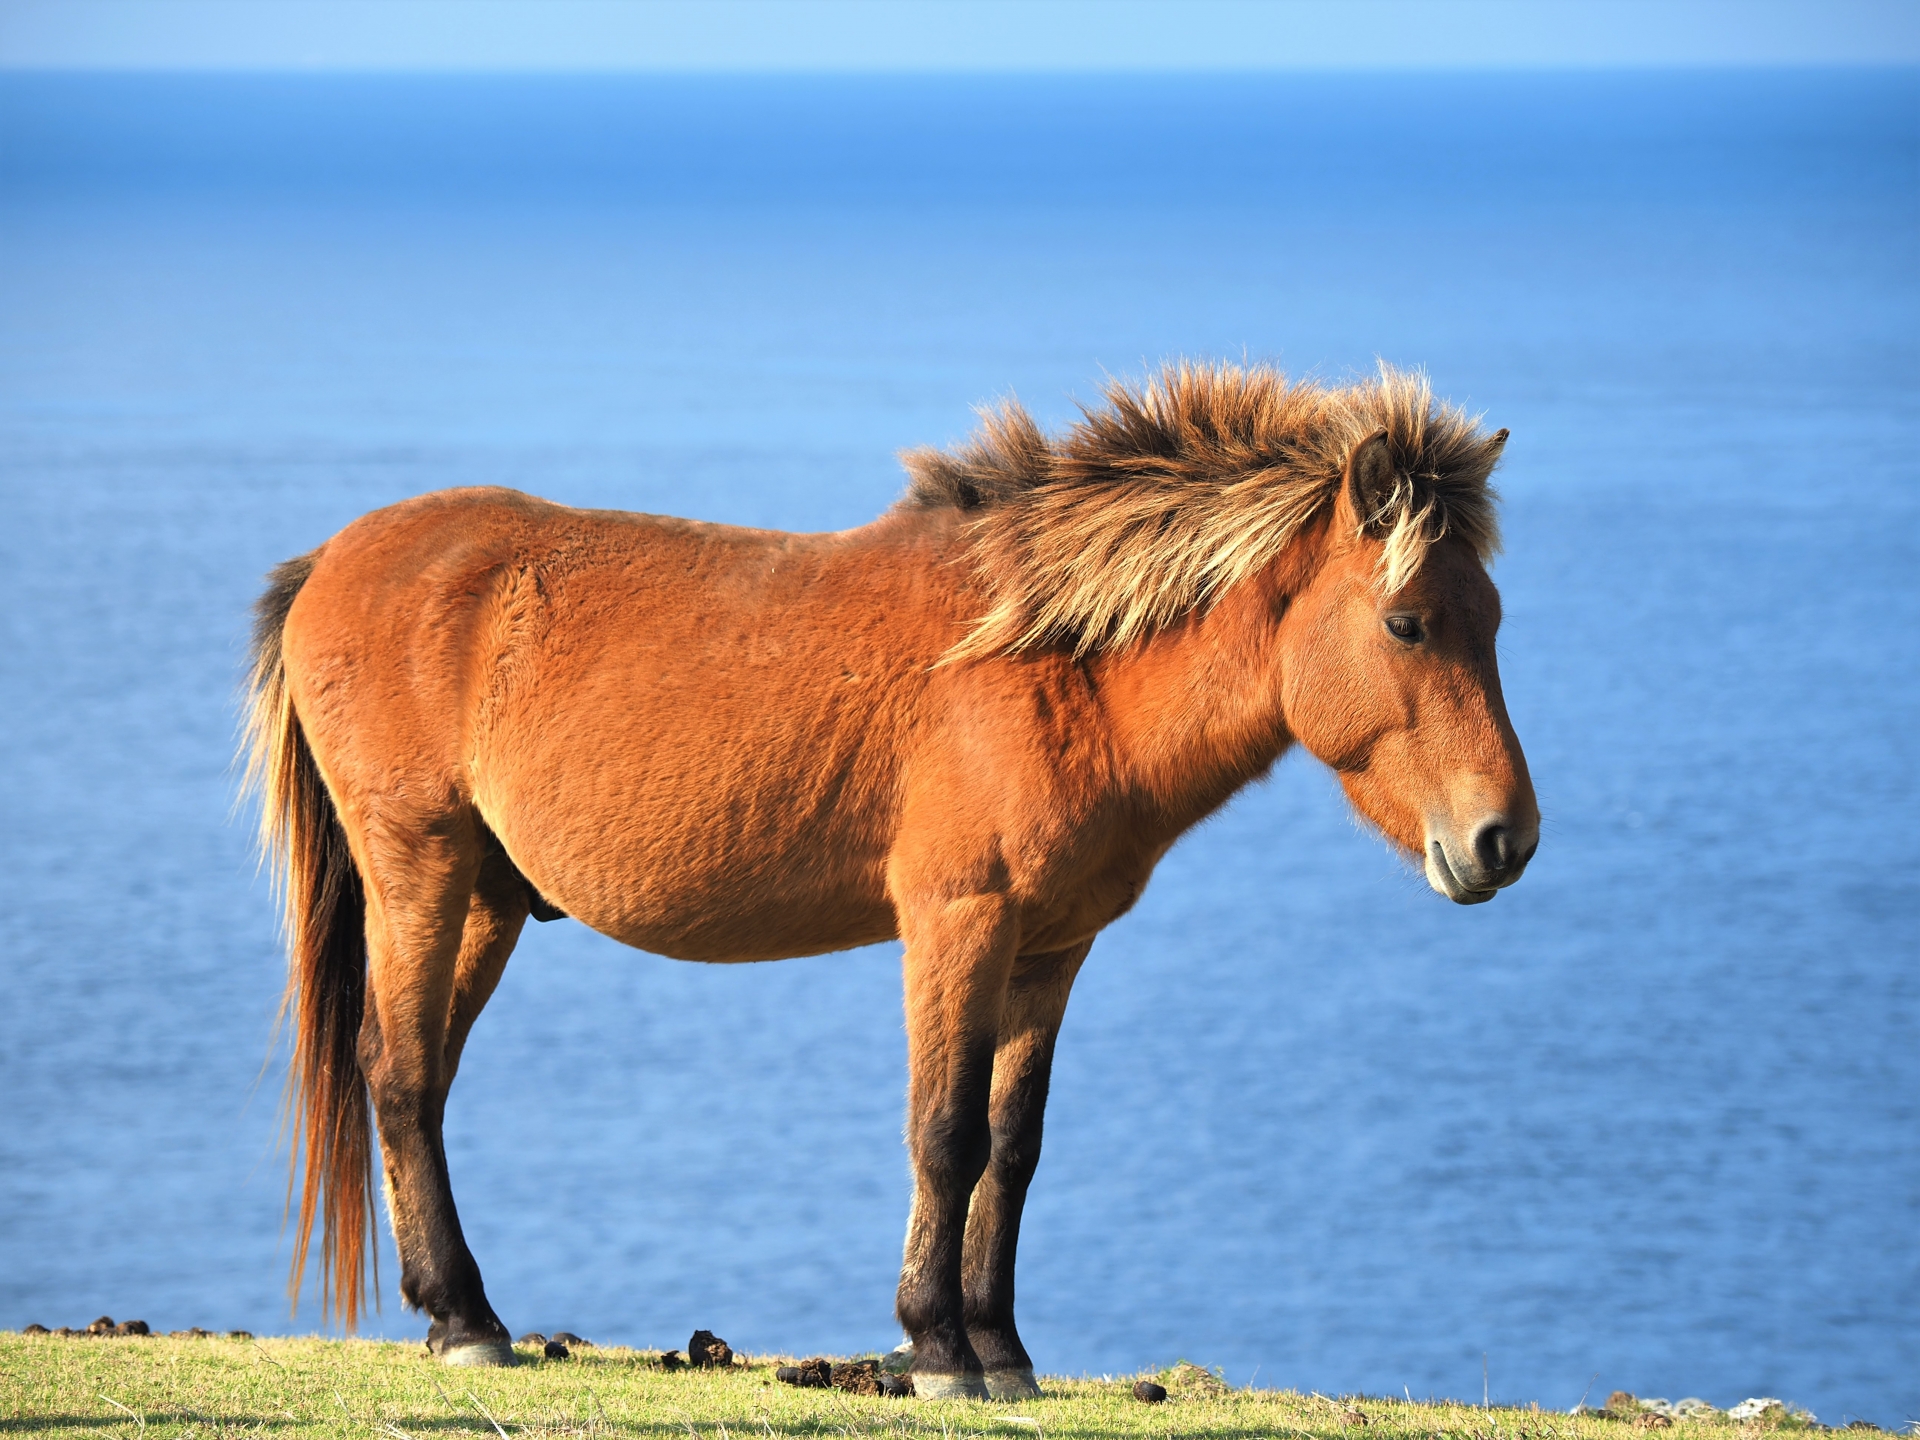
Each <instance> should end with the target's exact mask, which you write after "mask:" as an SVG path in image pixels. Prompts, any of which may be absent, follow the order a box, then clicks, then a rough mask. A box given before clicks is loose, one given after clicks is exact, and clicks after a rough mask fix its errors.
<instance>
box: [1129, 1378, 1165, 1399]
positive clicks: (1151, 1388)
mask: <svg viewBox="0 0 1920 1440" xmlns="http://www.w3.org/2000/svg"><path fill="white" fill-rule="evenodd" d="M1133 1398H1134V1399H1136V1400H1142V1401H1145V1402H1146V1403H1147V1404H1149V1405H1158V1404H1160V1403H1161V1402H1162V1401H1163V1400H1165V1399H1166V1398H1167V1387H1166V1386H1164V1385H1156V1384H1154V1383H1153V1381H1151V1380H1142V1381H1140V1382H1139V1383H1138V1384H1137V1385H1135V1386H1134V1387H1133Z"/></svg>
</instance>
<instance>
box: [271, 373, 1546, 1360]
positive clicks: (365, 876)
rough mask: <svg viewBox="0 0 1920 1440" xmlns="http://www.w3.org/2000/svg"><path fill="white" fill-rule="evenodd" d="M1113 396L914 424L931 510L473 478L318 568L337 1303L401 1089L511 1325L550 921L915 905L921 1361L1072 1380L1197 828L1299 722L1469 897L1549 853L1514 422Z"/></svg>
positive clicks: (390, 512) (503, 1352) (312, 688)
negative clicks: (1033, 1265)
mask: <svg viewBox="0 0 1920 1440" xmlns="http://www.w3.org/2000/svg"><path fill="white" fill-rule="evenodd" d="M1105 402H1106V403H1105V404H1104V406H1102V407H1101V408H1099V409H1098V410H1093V411H1089V412H1087V413H1086V414H1085V416H1084V418H1083V419H1082V420H1081V421H1080V423H1079V424H1077V425H1076V426H1074V427H1073V428H1072V429H1071V430H1069V431H1068V432H1067V433H1066V434H1064V435H1063V436H1060V437H1057V438H1053V439H1049V438H1048V437H1047V436H1045V435H1043V434H1042V433H1041V432H1040V430H1039V429H1038V428H1036V426H1035V425H1034V423H1033V422H1032V421H1031V420H1030V419H1029V418H1028V417H1027V416H1026V414H1025V413H1024V412H1023V411H1021V410H1020V409H1018V408H1017V407H1015V406H1011V405H1010V406H1007V407H1006V408H1004V409H1002V410H1000V411H997V412H995V413H992V414H989V415H988V416H987V417H986V420H985V424H984V426H983V428H982V430H981V432H980V433H979V435H978V436H976V438H975V439H974V440H973V441H971V442H970V443H969V444H967V445H966V446H964V447H962V448H961V449H959V450H957V451H954V452H948V453H937V452H932V451H916V452H912V453H910V454H908V455H907V456H906V457H905V460H906V464H907V468H908V470H909V471H910V472H911V474H912V477H913V478H912V485H911V487H910V489H909V491H908V494H907V496H906V498H905V499H904V500H903V501H902V502H901V504H900V505H898V506H897V507H896V508H894V509H893V510H892V511H890V512H889V513H887V514H886V515H884V516H882V517H881V518H880V519H878V520H876V521H874V522H873V523H872V524H870V525H866V526H862V527H861V528H859V529H856V530H849V531H845V532H842V533H839V534H830V535H788V534H781V533H777V532H772V531H762V530H743V529H735V528H733V527H729V526H723V525H707V524H699V523H695V522H693V521H688V520H674V519H665V518H661V517H657V516H650V515H632V514H625V513H620V512H615V511H590V510H572V509H567V508H565V507H562V506H559V505H553V504H549V503H547V502H545V501H542V500H536V499H533V498H531V497H529V496H526V495H521V494H518V493H515V492H513V491H509V490H477V489H476V490H453V491H447V492H444V493H441V494H436V495H428V496H424V497H421V498H419V499H416V500H410V501H406V502H404V503H402V504H399V505H395V506H392V507H390V508H389V509H385V510H381V511H378V512H376V513H374V514H371V515H368V516H365V517H363V518H362V519H360V520H357V521H355V522H354V523H353V524H352V525H350V526H348V527H347V528H346V529H345V530H343V531H341V532H340V533H339V534H338V535H336V536H334V537H333V538H332V539H331V540H329V541H327V542H326V544H325V545H323V546H321V547H320V548H319V549H318V550H315V551H314V552H313V553H311V554H310V555H306V556H303V557H301V558H300V559H298V560H292V561H289V562H287V563H286V564H285V565H282V566H281V567H280V568H279V569H278V570H276V571H275V572H274V575H273V577H272V583H271V586H270V588H269V589H268V591H267V593H266V595H265V596H264V597H263V598H262V600H261V601H260V604H259V607H258V623H257V628H256V634H255V642H254V646H255V648H254V669H253V691H252V709H251V726H250V729H251V762H252V764H251V773H252V776H253V777H254V780H255V782H256V783H257V784H258V785H259V786H260V787H261V790H262V793H263V797H264V815H263V832H264V839H265V843H266V845H267V847H268V849H269V851H270V852H271V854H272V855H273V856H274V858H275V860H276V862H277V864H278V865H279V867H280V874H281V875H282V876H283V878H284V885H285V898H286V921H287V930H288V937H289V948H290V951H291V957H290V975H289V980H288V990H287V1005H288V1007H289V1010H290V1012H291V1014H292V1016H293V1022H294V1035H295V1053H294V1060H293V1068H292V1072H291V1077H290V1081H289V1084H290V1104H291V1106H292V1111H293V1114H294V1115H295V1117H296V1129H297V1132H298V1136H299V1140H298V1143H297V1146H296V1155H295V1165H296V1170H295V1174H296V1178H297V1181H298V1187H297V1188H298V1194H299V1203H298V1205H297V1206H296V1207H295V1214H296V1217H297V1220H296V1245H295V1259H294V1285H295V1291H296V1294H297V1292H298V1285H299V1277H300V1274H301V1271H302V1269H303V1267H304V1264H305V1261H306V1258H307V1252H308V1248H309V1245H310V1242H311V1240H312V1231H313V1225H314V1220H315V1216H316V1214H318V1215H319V1216H320V1217H321V1242H320V1264H321V1267H322V1272H323V1273H322V1291H323V1293H324V1294H327V1295H328V1296H329V1299H330V1303H331V1304H332V1306H333V1307H334V1308H336V1309H337V1311H338V1313H339V1314H340V1316H341V1317H342V1318H343V1319H344V1321H345V1322H346V1323H347V1324H348V1325H352V1324H353V1323H354V1321H355V1319H356V1317H357V1315H358V1313H359V1311H360V1310H361V1308H362V1306H363V1304H364V1294H365V1292H364V1289H363V1270H364V1266H365V1261H366V1259H367V1257H368V1253H369V1250H370V1248H371V1246H370V1239H371V1233H372V1226H373V1223H374V1222H373V1207H372V1203H371V1199H372V1196H371V1191H372V1174H373V1144H372V1134H371V1129H370V1126H369V1123H368V1120H369V1116H368V1102H369V1099H371V1106H372V1114H373V1117H374V1119H375V1120H377V1123H378V1129H379V1138H380V1147H379V1148H380V1155H381V1157H382V1161H383V1164H384V1169H385V1178H386V1192H387V1207H388V1212H389V1215H390V1217H391V1220H392V1225H393V1232H394V1239H395V1241H396V1243H397V1246H398V1249H399V1254H400V1263H401V1276H400V1293H401V1296H402V1298H403V1299H404V1300H405V1302H406V1303H407V1304H408V1305H409V1306H411V1307H415V1308H420V1309H424V1310H426V1312H427V1313H428V1315H429V1316H430V1317H431V1320H432V1324H431V1328H430V1329H429V1332H428V1345H429V1346H430V1347H431V1348H432V1349H433V1351H434V1352H436V1353H437V1354H438V1355H440V1356H441V1357H442V1358H443V1359H445V1360H447V1361H450V1362H455V1363H476V1364H492V1363H507V1362H509V1361H510V1360H511V1359H512V1352H511V1350H510V1349H509V1348H508V1344H507V1331H506V1330H505V1329H504V1328H503V1327H502V1326H501V1324H500V1321H499V1320H498V1318H497V1317H496V1316H495V1315H494V1312H493V1310H492V1308H491V1307H490V1306H489V1305H488V1303H487V1298H486V1292H485V1290H484V1288H483V1287H482V1285H481V1280H480V1271H479V1268H478V1266H476V1265H475V1263H474V1259H473V1256H472V1254H471V1253H470V1252H469V1251H468V1249H467V1246H466V1242H465V1240H464V1239H463V1238H462V1236H461V1231H460V1222H459V1218H458V1216H457V1214H456V1213H455V1210H454V1203H453V1195H452V1192H451V1191H450V1189H449V1187H448V1181H447V1165H446V1154H445V1150H444V1148H443V1145H442V1141H441V1118H442V1115H443V1114H444V1111H445V1107H446V1099H447V1089H448V1086H449V1085H450V1084H451V1083H452V1081H453V1077H454V1073H455V1071H456V1069H457V1068H458V1066H459V1062H460V1052H461V1048H462V1045H463V1044H464V1042H465V1040H466V1037H467V1033H468V1031H469V1029H470V1028H471V1026H472V1025H473V1022H474V1019H475V1017H476V1016H478V1015H479V1013H480V1009H481V1007H482V1006H483V1005H485V1004H486V1002H487V997H488V996H489V995H490V994H491V993H492V991H493V988H494V986H495V985H496V984H497V983H498V982H499V979H500V975H501V971H502V969H503V967H504V966H505V965H506V963H507V956H508V955H509V953H511V951H512V949H513V946H514V942H515V940H516V938H517V937H518V935H519V933H520V929H521V927H522V925H523V924H524V923H525V922H526V919H527V916H528V914H529V913H531V914H533V915H536V916H538V917H540V918H542V919H551V918H553V917H554V916H556V915H558V914H561V913H565V914H568V915H572V916H574V917H576V918H578V919H579V920H581V921H582V922H584V923H585V924H588V925H591V926H592V927H593V928H594V929H596V930H599V931H600V932H601V933H603V934H606V935H610V936H612V937H614V938H615V939H617V940H621V941H624V942H625V943H627V944H629V945H635V946H640V947H642V948H644V949H647V950H652V951H656V952H658V953H660V954H663V955H670V956H675V957H678V958H680V959H684V960H705V961H738V960H772V959H779V958H781V957H785V956H793V955H809V954H818V953H820V952H823V951H829V950H839V949H844V948H846V947H849V946H855V945H866V944H871V943H873V942H875V941H880V940H887V939H891V938H894V937H898V938H900V939H901V940H903V941H904V942H905V946H904V950H905V958H904V971H905V989H906V1016H907V1029H908V1050H909V1056H910V1075H909V1079H908V1101H907V1106H908V1122H907V1138H908V1144H909V1147H910V1149H911V1153H912V1162H913V1172H914V1197H913V1209H912V1215H911V1218H910V1220H909V1222H908V1227H907V1241H906V1254H905V1260H904V1263H903V1265H902V1269H901V1277H900V1289H899V1295H898V1299H897V1313H898V1316H899V1319H900V1322H901V1324H902V1325H903V1326H904V1327H905V1328H906V1330H907V1332H908V1334H909V1335H910V1336H911V1337H912V1339H913V1343H914V1375H915V1378H916V1387H917V1390H918V1392H919V1393H920V1394H923V1395H928V1394H934V1395H940V1394H963V1395H976V1396H977V1395H983V1394H990V1395H994V1396H1015V1395H1023V1394H1032V1393H1034V1390H1033V1367H1032V1362H1031V1360H1030V1359H1029V1357H1028V1355H1027V1351H1026V1348H1025V1347H1024V1346H1023V1345H1022V1344H1021V1343H1020V1337H1019V1334H1018V1332H1017V1331H1016V1329H1015V1328H1014V1319H1013V1279H1014V1249H1015V1244H1016V1241H1017V1239H1018V1234H1019V1227H1020V1212H1021V1208H1022V1206H1023V1204H1024V1202H1025V1198H1026V1192H1027V1185H1028V1182H1029V1181H1030V1180H1031V1178H1032V1176H1033V1173H1034V1167H1035V1165H1036V1163H1037V1162H1038V1159H1039V1153H1040V1131H1041V1117H1042V1112H1043V1110H1044V1108H1045V1104H1046V1096H1047V1082H1048V1073H1049V1070H1050V1067H1051V1064H1052V1059H1053V1047H1054V1037H1055V1035H1056V1033H1057V1032H1058V1030H1059V1027H1060V1020H1061V1015H1062V1013H1063V1012H1064V1010H1065V1008H1066V1003H1067V993H1068V991H1069V990H1070V989H1071V987H1072V985H1073V980H1074V976H1075V974H1076V973H1077V972H1078V970H1079V968H1080V965H1081V963H1082V961H1084V960H1085V959H1086V956H1087V951H1088V948H1089V946H1091V945H1092V943H1093V939H1094V936H1095V935H1097V934H1098V933H1099V932H1100V930H1101V929H1102V928H1103V927H1104V926H1106V925H1109V924H1111V923H1112V922H1113V921H1114V920H1115V919H1116V918H1117V917H1119V916H1120V915H1122V914H1124V913H1125V912H1126V911H1127V909H1128V907H1130V906H1131V905H1132V904H1133V903H1134V902H1135V901H1136V900H1137V899H1138V898H1139V896H1140V892H1141V890H1142V889H1143V888H1144V887H1145V885H1146V883H1147V879H1148V877H1149V876H1150V875H1151V874H1152V872H1153V867H1154V865H1155V864H1156V862H1158V861H1159V859H1160V857H1161V856H1162V855H1164V854H1166V852H1167V850H1168V848H1169V847H1170V846H1171V845H1172V844H1173V843H1174V841H1175V840H1177V839H1178V838H1179V837H1180V836H1181V835H1182V834H1183V833H1184V832H1185V831H1186V830H1187V829H1189V828H1190V827H1191V826H1192V825H1194V824H1195V823H1196V822H1197V821H1199V820H1200V819H1201V818H1203V817H1204V816H1206V815H1207V814H1209V813H1210V812H1212V811H1213V810H1215V809H1216V808H1218V807H1219V806H1220V805H1221V804H1223V803H1224V802H1225V801H1226V800H1227V799H1228V797H1230V796H1231V795H1233V793H1234V792H1235V791H1237V790H1238V789H1240V787H1241V786H1243V785H1245V784H1246V783H1247V782H1248V781H1250V780H1253V779H1255V778H1256V777H1258V776H1260V775H1262V774H1264V773H1265V772H1266V771H1267V770H1268V768H1269V767H1270V766H1272V764H1273V763H1274V761H1275V760H1276V759H1277V758H1278V757H1279V756H1280V754H1281V753H1282V752H1283V751H1285V750H1286V749H1287V748H1288V747H1289V746H1290V745H1292V744H1294V743H1296V742H1298V743H1299V744H1301V745H1304V746H1305V747H1306V748H1307V749H1308V750H1309V751H1311V752H1312V753H1313V754H1315V755H1317V756H1318V757H1319V758H1320V759H1322V760H1324V761H1325V762H1326V763H1327V764H1329V765H1330V766H1332V767H1333V768H1334V770H1335V771H1337V772H1338V774H1339V775H1340V778H1341V781H1342V782H1343V784H1344V785H1345V787H1346V790H1347V793H1348V795H1349V796H1350V797H1351V799H1352V801H1353V803H1354V805H1355V806H1356V807H1357V808H1358V809H1359V811H1360V813H1361V814H1362V815H1364V816H1365V817H1366V818H1367V819H1368V820H1369V821H1371V822H1372V824H1373V825H1375V826H1376V827H1378V829H1379V830H1380V831H1381V832H1382V833H1383V834H1385V835H1386V836H1387V837H1388V838H1389V839H1391V840H1392V841H1393V842H1394V843H1396V844H1397V845H1399V846H1401V847H1402V848H1403V849H1404V850H1405V851H1406V852H1407V853H1408V854H1409V855H1412V856H1418V857H1420V858H1421V860H1422V862H1423V864H1424V865H1425V869H1426V875H1427V878H1428V880H1429V881H1430V882H1431V884H1432V885H1433V887H1434V888H1435V889H1436V890H1438V891H1440V892H1441V893H1442V894H1444V895H1446V896H1447V897H1448V898H1450V899H1452V900H1455V901H1458V902H1460V903H1462V904H1471V903H1474V902H1477V901H1481V900H1486V899H1489V898H1490V897H1491V896H1492V895H1493V893H1494V892H1495V890H1496V889H1498V888H1499V887H1500V886H1503V885H1508V884H1511V883H1512V882H1513V881H1514V880H1516V879H1518V878H1519V875H1520V873H1521V871H1522V869H1523V868H1524V867H1525V866H1526V863H1527V861H1528V859H1529V858H1530V857H1531V856H1532V854H1533V850H1534V845H1535V843H1536V837H1537V835H1538V830H1539V819H1538V812H1537V810H1536V808H1535V804H1534V798H1533V792H1532V787H1531V785H1530V783H1529V781H1528V778H1527V770H1526V763H1525V761H1524V760H1523V759H1522V757H1521V753H1520V747H1519V743H1518V742H1517V740H1516V739H1515V737H1514V734H1513V730H1512V728H1511V726H1510V725H1509V723H1508V720H1507V715H1506V709H1505V706H1504V704H1503V703H1502V700H1501V695H1500V682H1499V677H1498V674H1497V671H1496V668H1495V663H1494V632H1495V629H1496V627H1497V626H1498V624H1499V616H1500V606H1499V598H1498V596H1497V595H1496V593H1495V591H1494V587H1493V584H1492V582H1491V581H1490V580H1489V579H1488V578H1487V574H1486V568H1485V564H1486V560H1487V557H1488V556H1489V555H1490V554H1491V552H1492V551H1493V549H1494V547H1495V545H1496V543H1497V538H1496V537H1497V532H1496V526H1495V519H1494V497H1493V495H1492V492H1491V491H1490V490H1489V488H1488V485H1487V477H1488V475H1489V473H1490V472H1491V470H1492V469H1493V466H1494V463H1495V461H1496V460H1497V459H1498V457H1499V454H1500V449H1501V446H1502V444H1503V443H1504V441H1505V439H1506V432H1505V431H1504V430H1503V431H1501V432H1499V433H1498V434H1496V435H1487V434H1485V433H1484V432H1482V431H1481V430H1479V429H1478V428H1477V426H1476V425H1475V423H1474V422H1473V421H1472V420H1470V419H1468V418H1467V417H1465V416H1464V415H1462V414H1461V413H1460V412H1459V411H1457V410H1455V409H1452V408H1451V407H1447V406H1438V405H1436V404H1435V403H1434V401H1433V399H1432V397H1431V395H1430V394H1429V392H1428V390H1427V388H1426V384H1425V382H1424V380H1423V379H1421V378H1420V377H1418V376H1410V375H1406V374H1401V373H1396V372H1393V371H1391V370H1384V369H1383V371H1382V373H1381V376H1380V378H1379V379H1378V380H1375V381H1370V382H1367V383H1364V384H1359V385H1355V386H1353V387H1350V388H1345V389H1331V388H1325V387H1321V386H1316V385H1305V384H1301V385H1295V384H1289V383H1288V382H1287V381H1286V380H1285V379H1283V378H1282V377H1281V376H1279V375H1277V374H1275V373H1274V372H1272V371H1269V370H1265V369H1253V370H1241V369H1237V368H1233V367H1227V366H1220V367H1196V366H1188V365H1181V366H1176V367H1171V368H1169V369H1167V370H1166V371H1164V372H1163V373H1162V374H1160V375H1159V376H1157V377H1155V378H1154V379H1151V380H1149V381H1148V382H1147V383H1145V384H1144V385H1142V386H1140V387H1137V388H1127V387H1124V386H1120V385H1113V386H1109V387H1108V390H1107V393H1106V397H1105ZM300 1151H304V1166H302V1157H301V1154H300V1153H299V1152H300ZM376 1283H377V1282H376Z"/></svg>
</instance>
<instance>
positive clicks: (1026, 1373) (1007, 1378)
mask: <svg viewBox="0 0 1920 1440" xmlns="http://www.w3.org/2000/svg"><path fill="white" fill-rule="evenodd" d="M987 1398H988V1399H989V1400H1038V1399H1039V1398H1040V1386H1039V1383H1038V1382H1037V1381H1035V1380H1034V1378H1033V1371H1032V1370H989V1371H987Z"/></svg>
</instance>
